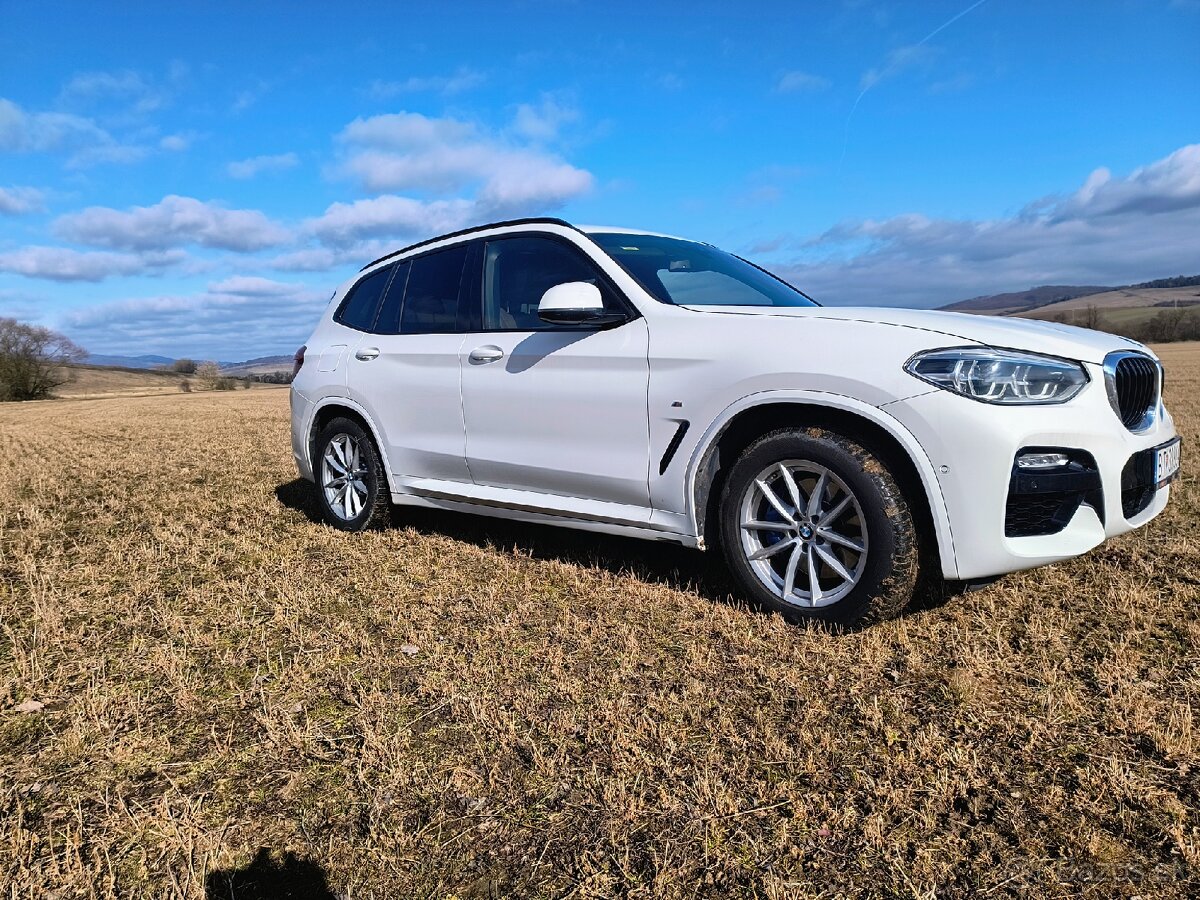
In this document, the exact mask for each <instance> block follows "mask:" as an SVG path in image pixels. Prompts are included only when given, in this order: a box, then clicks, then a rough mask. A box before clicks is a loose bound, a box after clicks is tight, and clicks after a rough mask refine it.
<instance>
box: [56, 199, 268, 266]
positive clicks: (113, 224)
mask: <svg viewBox="0 0 1200 900" xmlns="http://www.w3.org/2000/svg"><path fill="white" fill-rule="evenodd" d="M54 227H55V231H56V233H58V234H59V235H61V236H63V237H66V238H70V239H71V240H75V241H78V242H80V243H83V244H90V245H92V246H96V247H109V248H113V249H118V250H154V249H164V248H167V247H179V246H183V245H185V244H199V245H200V246H202V247H213V248H219V249H222V250H234V251H237V252H250V251H254V250H262V249H264V248H267V247H274V246H278V245H279V244H282V243H284V242H286V241H287V240H288V238H289V233H288V231H287V230H286V229H284V228H283V227H282V226H280V225H278V224H276V223H274V222H272V221H271V220H270V219H268V218H267V217H266V216H265V215H263V213H261V212H259V211H258V210H253V209H225V208H224V207H222V206H218V205H217V204H215V203H205V202H202V201H200V200H197V199H195V198H193V197H179V196H176V195H174V194H172V195H169V196H166V197H164V198H163V199H162V200H161V201H160V202H159V203H156V204H155V205H154V206H135V207H132V208H131V209H129V210H126V211H121V210H116V209H111V208H109V207H104V206H92V207H89V208H87V209H85V210H83V211H81V212H77V213H72V214H70V215H66V216H62V217H61V218H60V219H58V221H57V222H55V226H54Z"/></svg>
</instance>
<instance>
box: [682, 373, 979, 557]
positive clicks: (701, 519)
mask: <svg viewBox="0 0 1200 900" xmlns="http://www.w3.org/2000/svg"><path fill="white" fill-rule="evenodd" d="M788 427H795V428H820V429H827V430H829V431H835V432H837V433H839V434H843V435H845V436H846V437H850V438H853V439H855V440H858V441H860V442H862V443H863V445H864V446H865V447H866V448H867V449H868V450H870V451H871V452H873V453H874V454H875V455H877V456H879V457H880V458H881V459H882V460H883V461H884V463H885V464H886V465H887V466H888V468H889V469H890V470H891V471H892V473H893V475H894V476H895V477H896V480H897V481H898V482H899V484H900V488H901V490H902V491H903V492H904V495H905V499H906V500H907V501H908V503H909V505H910V506H911V507H912V508H913V510H914V512H915V514H916V516H917V521H918V527H919V528H920V529H921V530H923V531H926V532H932V534H933V536H934V544H935V547H936V550H937V553H938V556H939V561H940V568H941V574H942V576H943V577H945V578H947V579H956V578H957V577H958V567H957V563H956V560H955V554H954V538H953V533H952V531H951V528H950V519H949V513H948V511H947V508H946V502H945V499H944V498H943V496H942V491H941V487H940V486H939V484H938V481H937V475H936V473H935V472H934V468H933V463H932V462H931V461H930V460H929V457H928V455H927V454H926V453H925V450H924V448H923V447H922V446H921V444H920V443H919V442H918V441H917V439H916V437H915V436H913V434H912V433H911V432H910V431H908V429H906V428H905V427H904V426H903V425H902V424H901V423H900V422H898V421H897V420H896V419H894V418H893V417H892V416H890V415H888V414H887V412H886V411H885V410H883V409H880V408H879V407H875V406H871V405H869V404H866V403H863V402H862V401H859V400H855V399H854V398H852V397H842V396H840V395H830V394H800V395H788V396H779V395H775V394H766V395H751V396H750V397H745V398H743V399H742V400H739V401H738V402H736V403H733V404H731V405H730V406H728V407H727V408H726V409H725V410H724V411H723V412H722V413H721V415H720V416H718V417H717V419H716V421H714V422H713V423H712V424H711V425H710V426H709V427H708V429H707V430H706V431H705V433H704V435H703V437H702V438H701V439H700V441H699V442H698V443H697V445H696V448H695V450H694V451H693V453H692V457H691V461H690V463H689V466H688V474H687V481H686V490H687V500H688V509H689V513H690V516H691V518H692V526H693V527H694V528H695V529H696V531H695V533H696V535H697V536H698V537H699V539H700V542H701V546H703V544H704V539H705V535H706V534H716V533H717V531H716V527H715V522H714V519H715V515H716V511H717V505H718V503H719V499H720V495H721V489H722V487H723V486H724V478H725V476H726V475H727V474H728V472H729V469H730V468H731V467H732V465H733V463H734V462H735V461H736V460H737V458H738V457H739V456H740V455H741V453H742V451H743V450H744V449H745V448H746V447H747V446H749V445H750V443H751V442H753V441H754V440H756V439H757V438H759V437H761V436H762V435H764V434H766V433H767V432H770V431H774V430H777V429H779V428H788Z"/></svg>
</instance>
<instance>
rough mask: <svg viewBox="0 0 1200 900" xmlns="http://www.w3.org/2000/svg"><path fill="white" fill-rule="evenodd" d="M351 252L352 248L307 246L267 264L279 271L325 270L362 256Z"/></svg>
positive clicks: (281, 255) (284, 254)
mask: <svg viewBox="0 0 1200 900" xmlns="http://www.w3.org/2000/svg"><path fill="white" fill-rule="evenodd" d="M352 253H353V250H346V249H340V250H332V249H330V248H329V247H309V248H307V249H305V250H293V251H292V252H290V253H282V254H280V255H279V256H276V257H275V258H274V259H272V260H271V261H270V262H269V265H270V266H271V268H272V269H277V270H279V271H280V272H327V271H329V270H330V269H332V268H333V267H334V266H339V265H342V264H343V263H345V262H346V261H347V260H350V259H355V258H356V259H362V258H363V256H352Z"/></svg>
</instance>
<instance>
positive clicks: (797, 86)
mask: <svg viewBox="0 0 1200 900" xmlns="http://www.w3.org/2000/svg"><path fill="white" fill-rule="evenodd" d="M832 84H833V82H831V81H830V80H829V79H828V78H824V77H822V76H820V75H813V74H812V73H810V72H801V71H800V70H799V69H797V70H794V71H791V72H784V73H783V74H782V75H780V76H779V81H778V82H776V84H775V90H776V91H778V92H779V93H781V94H800V93H815V92H817V91H824V90H827V89H828V88H829V87H830V85H832Z"/></svg>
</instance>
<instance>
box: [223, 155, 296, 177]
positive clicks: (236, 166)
mask: <svg viewBox="0 0 1200 900" xmlns="http://www.w3.org/2000/svg"><path fill="white" fill-rule="evenodd" d="M298 165H300V157H298V156H297V155H296V154H295V153H277V154H275V155H274V156H252V157H250V158H249V159H243V160H238V161H237V162H231V163H230V164H229V165H228V166H226V171H227V172H228V173H229V177H230V178H253V177H255V176H256V175H261V174H263V173H264V172H282V171H284V170H286V169H292V168H295V167H296V166H298Z"/></svg>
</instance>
